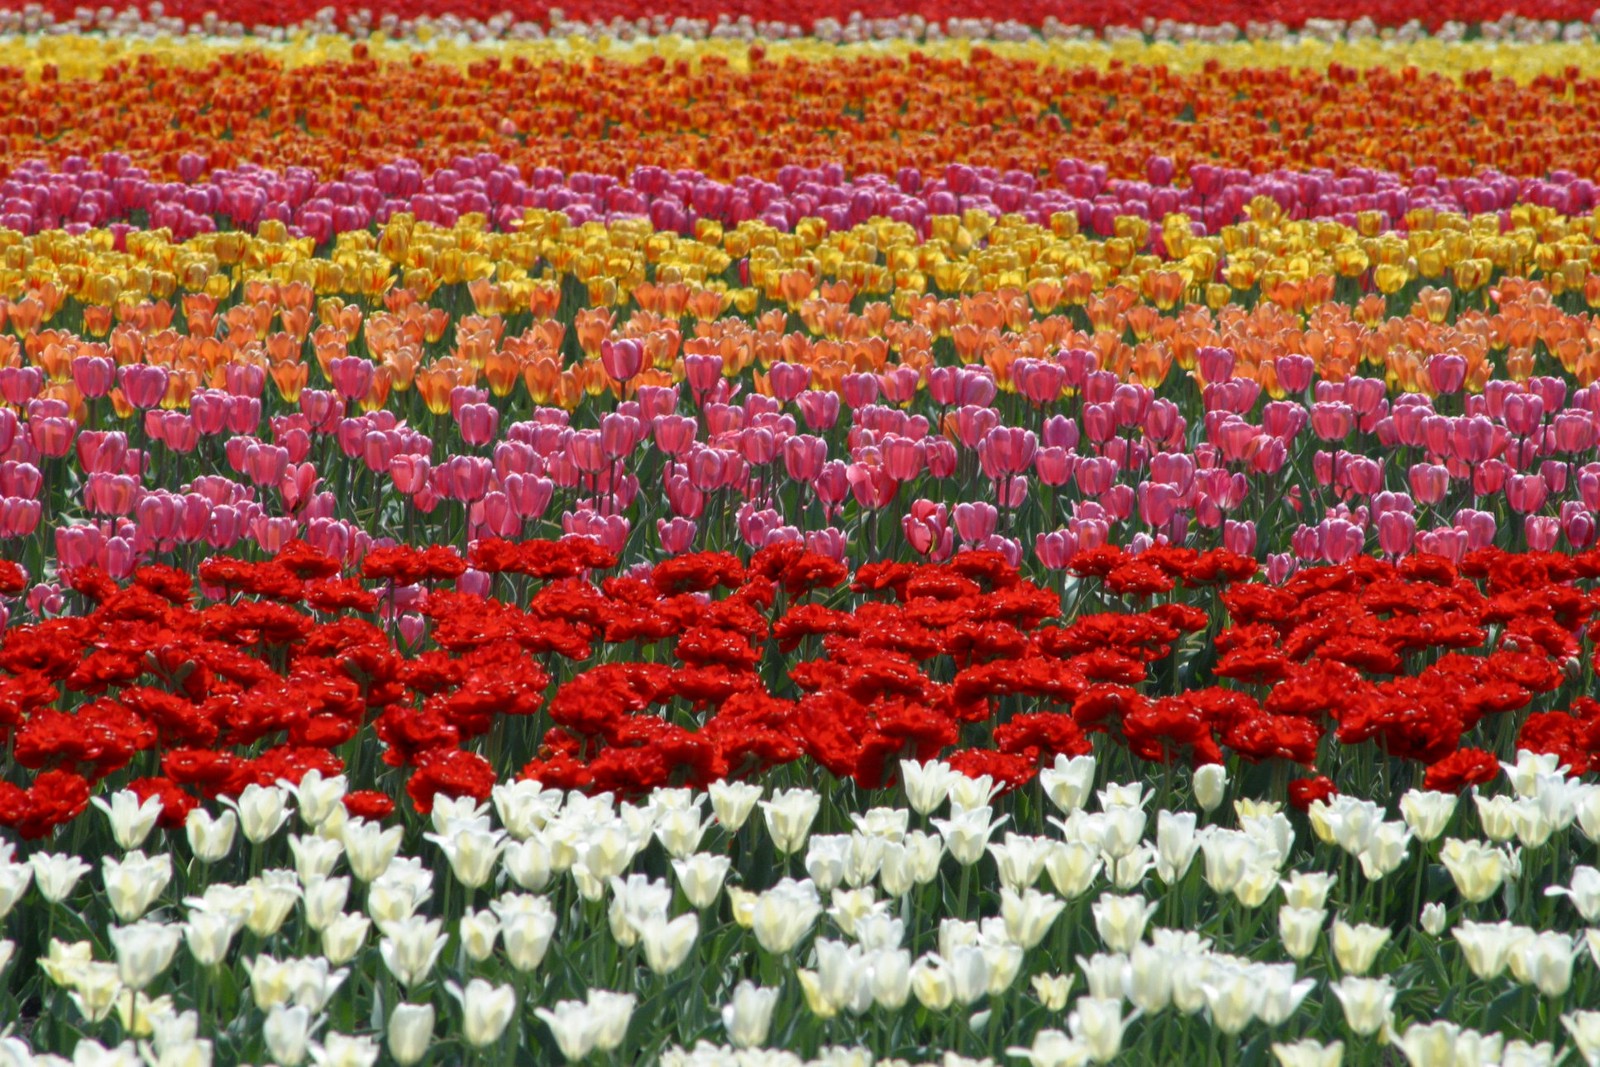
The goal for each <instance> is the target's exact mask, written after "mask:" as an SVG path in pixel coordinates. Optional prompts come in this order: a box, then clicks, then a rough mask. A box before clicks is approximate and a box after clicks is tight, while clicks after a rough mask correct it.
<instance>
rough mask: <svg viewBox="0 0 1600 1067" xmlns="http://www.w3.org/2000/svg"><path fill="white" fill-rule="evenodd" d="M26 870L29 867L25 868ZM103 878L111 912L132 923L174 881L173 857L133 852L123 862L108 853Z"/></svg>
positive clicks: (104, 863) (104, 862)
mask: <svg viewBox="0 0 1600 1067" xmlns="http://www.w3.org/2000/svg"><path fill="white" fill-rule="evenodd" d="M23 869H24V870H27V868H23ZM100 870H101V878H102V880H103V882H104V883H105V891H106V897H107V898H108V899H109V901H110V903H111V911H112V914H114V915H115V916H116V917H117V920H118V921H119V922H124V923H131V922H133V921H135V920H136V919H138V918H140V917H141V916H143V915H144V913H145V912H147V911H149V910H150V907H151V905H153V904H154V903H155V902H156V900H157V898H159V897H160V896H161V894H162V893H163V892H164V891H165V890H166V888H167V883H168V882H170V881H171V880H172V857H171V856H168V855H166V854H164V853H163V854H162V855H159V856H149V857H147V856H146V855H145V854H144V853H143V852H138V851H134V852H130V853H128V854H127V855H126V856H124V857H123V858H122V860H121V862H118V861H117V860H114V859H112V858H111V857H109V856H107V857H106V858H105V859H103V860H101V862H100Z"/></svg>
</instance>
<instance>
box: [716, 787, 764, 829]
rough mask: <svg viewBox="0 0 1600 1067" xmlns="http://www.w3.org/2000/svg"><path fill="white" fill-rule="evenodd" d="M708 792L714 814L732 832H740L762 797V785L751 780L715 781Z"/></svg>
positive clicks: (723, 826)
mask: <svg viewBox="0 0 1600 1067" xmlns="http://www.w3.org/2000/svg"><path fill="white" fill-rule="evenodd" d="M708 792H709V793H710V794H711V812H712V814H713V815H715V816H716V817H717V822H719V823H721V824H722V828H723V829H724V830H727V831H728V833H730V834H736V833H738V832H739V829H740V827H742V826H744V824H745V820H747V819H749V818H750V813H751V812H753V811H755V810H756V802H757V801H758V800H760V799H761V787H760V786H758V785H751V784H750V783H749V782H713V783H711V788H710V789H709V790H708Z"/></svg>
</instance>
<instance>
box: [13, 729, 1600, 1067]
mask: <svg viewBox="0 0 1600 1067" xmlns="http://www.w3.org/2000/svg"><path fill="white" fill-rule="evenodd" d="M1505 771H1506V773H1505V783H1506V787H1507V788H1501V787H1498V786H1497V787H1496V788H1495V789H1493V790H1485V791H1483V792H1481V793H1478V794H1475V795H1474V797H1473V802H1472V803H1471V804H1469V805H1462V804H1460V803H1459V802H1458V798H1457V797H1456V796H1454V795H1447V794H1439V793H1430V792H1425V791H1420V790H1410V791H1407V792H1405V793H1404V794H1403V795H1401V796H1400V797H1399V798H1398V800H1397V801H1396V802H1395V804H1394V805H1393V811H1392V812H1391V811H1390V810H1389V808H1388V806H1386V805H1383V804H1379V803H1377V802H1375V801H1372V800H1366V799H1358V798H1352V797H1347V796H1343V795H1336V796H1333V797H1332V798H1330V799H1329V800H1327V801H1325V802H1324V801H1317V802H1315V803H1313V804H1312V805H1311V807H1310V810H1309V812H1308V813H1307V815H1306V816H1305V817H1302V816H1300V815H1298V814H1296V813H1294V812H1293V811H1292V810H1286V809H1284V808H1283V807H1282V806H1281V805H1280V804H1279V803H1276V802H1272V801H1267V800H1260V799H1251V798H1244V797H1240V798H1237V799H1236V800H1235V801H1234V803H1233V805H1232V806H1231V809H1225V807H1224V801H1225V800H1226V795H1227V793H1228V791H1229V788H1230V783H1229V782H1228V780H1227V776H1226V774H1225V772H1223V771H1222V769H1221V768H1202V769H1201V770H1200V771H1199V772H1197V773H1196V774H1195V775H1194V776H1193V779H1192V781H1191V782H1190V783H1189V785H1190V790H1189V795H1190V796H1191V797H1192V800H1193V804H1194V810H1171V809H1168V808H1161V809H1159V810H1156V811H1154V812H1153V813H1152V812H1151V811H1150V810H1149V808H1150V807H1151V802H1152V800H1153V798H1154V795H1155V794H1153V793H1152V792H1151V790H1150V789H1149V788H1147V787H1146V786H1144V785H1141V784H1137V783H1135V784H1123V783H1116V782H1108V781H1103V780H1102V775H1103V768H1101V767H1099V766H1098V765H1097V764H1096V762H1095V760H1094V759H1093V758H1091V757H1078V758H1075V759H1067V758H1061V759H1059V760H1058V761H1057V762H1056V765H1055V766H1054V767H1052V768H1049V769H1046V770H1045V771H1044V772H1043V773H1042V774H1041V776H1040V779H1039V782H1038V785H1037V786H1036V787H1030V790H1025V791H1023V792H1022V793H1018V794H1014V795H1011V796H1005V797H1002V796H1000V795H998V794H999V790H998V788H997V787H996V785H995V783H993V782H992V781H990V780H988V779H987V778H979V779H972V778H968V777H965V776H963V775H961V774H958V773H957V772H955V771H954V770H952V769H951V768H950V767H949V766H948V765H945V764H940V763H930V764H923V765H918V764H914V763H905V764H903V765H902V767H901V779H902V782H903V790H902V791H901V792H900V793H896V794H886V796H889V797H890V798H891V799H903V804H899V803H896V804H885V805H883V806H878V807H871V808H866V809H864V810H854V809H851V808H848V807H847V806H846V805H845V804H844V803H843V802H842V797H843V795H844V794H843V793H842V791H840V790H838V789H832V790H829V791H827V792H818V791H813V790H809V789H801V788H790V789H781V790H774V791H772V792H771V793H770V794H769V793H768V792H767V791H765V790H763V789H762V788H760V787H759V786H756V785H754V784H750V783H737V782H735V783H721V784H718V785H715V786H713V787H712V788H711V789H710V790H709V791H708V792H706V793H704V794H700V793H695V792H692V791H690V790H684V789H669V790H659V791H657V792H656V793H654V794H652V795H651V796H650V797H649V798H648V799H646V800H644V801H643V802H640V803H632V802H626V801H624V802H618V801H617V800H616V799H615V798H613V797H610V796H599V797H589V796H584V795H581V794H563V793H561V792H560V791H556V790H549V789H544V788H542V787H540V786H539V785H538V784H536V783H532V782H516V783H508V784H504V785H501V786H497V787H496V788H495V789H494V791H493V793H492V796H491V797H490V801H489V802H488V803H479V802H477V801H475V800H472V799H470V798H466V799H450V798H447V797H440V798H438V799H437V801H436V803H435V805H434V807H433V810H432V813H431V816H430V818H429V825H427V826H426V827H415V828H414V829H413V830H412V831H411V832H409V833H408V828H407V826H405V825H401V824H396V825H389V826H385V825H381V824H379V823H375V822H369V821H363V820H360V819H355V818H351V817H349V816H348V815H347V812H346V808H345V806H344V804H343V803H342V800H343V797H344V792H345V787H346V783H345V782H344V780H343V779H340V778H324V777H322V776H321V775H318V774H317V773H315V772H313V773H311V774H308V775H307V776H306V777H305V778H304V779H303V780H301V781H300V782H299V783H297V784H290V783H280V784H279V785H277V786H271V787H261V786H251V787H249V788H247V789H246V790H244V792H243V793H242V794H241V795H240V796H239V797H238V798H237V799H236V800H231V801H224V806H223V807H222V808H221V809H220V810H218V811H206V810H203V809H197V810H195V811H193V812H191V813H190V814H189V816H188V818H187V820H186V821H185V823H184V825H183V829H182V831H181V833H176V834H172V835H170V836H168V837H166V838H165V839H162V838H153V836H152V835H154V834H155V833H156V827H157V824H158V822H159V821H160V817H161V814H162V809H161V804H160V801H159V799H154V798H152V799H148V800H144V801H140V800H139V798H138V797H137V796H135V795H134V794H132V793H131V792H121V793H115V794H112V795H110V796H109V797H107V798H105V799H97V800H96V801H95V803H96V805H97V806H98V808H99V809H100V810H101V811H102V812H103V813H104V816H105V818H104V820H103V821H102V823H101V825H102V826H103V827H104V828H105V831H106V832H108V833H109V841H104V840H103V839H102V844H103V847H102V848H100V849H99V851H101V852H102V853H103V854H102V855H101V856H100V859H99V862H98V872H99V877H98V880H96V879H94V878H90V877H86V876H89V875H91V873H92V872H94V871H95V869H96V866H95V865H94V864H91V863H90V862H87V861H86V859H85V855H89V854H92V851H93V850H89V849H85V850H83V851H84V853H85V855H80V854H78V853H76V852H73V851H62V850H60V849H58V848H55V847H52V846H51V845H50V844H49V843H45V844H44V845H42V846H36V847H34V848H33V849H32V850H31V851H30V852H28V853H27V854H26V855H25V856H23V855H19V854H18V853H17V851H16V849H15V848H14V847H12V846H4V847H3V848H0V918H6V917H8V916H10V917H13V918H12V920H11V921H12V922H13V923H14V924H15V926H14V929H13V931H12V932H13V933H14V934H15V935H16V937H17V938H22V939H24V942H25V944H26V945H27V946H28V948H29V950H30V951H31V952H32V957H31V958H26V959H25V960H24V963H25V966H24V967H22V968H18V967H15V966H13V967H12V973H11V975H10V992H11V996H12V1000H11V1001H10V1007H11V1009H12V1010H13V1011H14V1013H15V1017H16V1018H17V1019H19V1020H22V1021H24V1022H26V1024H27V1026H28V1033H27V1038H26V1039H25V1038H24V1037H23V1036H21V1034H20V1033H12V1034H11V1035H10V1036H8V1037H6V1038H5V1040H4V1041H0V1067H4V1065H6V1064H11V1063H17V1064H24V1063H39V1064H50V1065H56V1064H62V1063H73V1064H84V1063H107V1064H113V1065H115V1064H122V1063H136V1062H137V1063H143V1064H147V1065H152V1064H153V1065H160V1067H167V1065H173V1067H176V1065H180V1064H182V1065H189V1064H206V1063H211V1062H224V1063H234V1062H243V1061H246V1060H248V1061H250V1062H263V1057H264V1058H265V1059H266V1060H269V1061H270V1062H272V1063H274V1064H277V1065H278V1067H298V1065H300V1064H303V1063H312V1064H317V1065H329V1064H337V1065H370V1064H374V1063H377V1062H378V1061H379V1060H380V1058H384V1059H385V1062H393V1063H396V1064H400V1065H410V1064H416V1063H421V1062H423V1061H424V1060H426V1059H429V1058H432V1059H433V1060H434V1061H435V1062H459V1061H461V1060H462V1059H464V1058H469V1057H477V1058H478V1059H481V1060H483V1061H485V1062H495V1063H511V1062H517V1061H518V1060H519V1057H520V1058H521V1059H523V1060H525V1061H527V1062H534V1061H539V1060H541V1058H542V1057H548V1056H552V1055H554V1054H555V1053H557V1052H559V1054H560V1055H561V1056H562V1057H565V1058H566V1059H567V1060H568V1061H573V1062H576V1061H580V1060H585V1059H589V1058H593V1057H601V1058H605V1057H610V1058H612V1059H616V1060H627V1061H628V1062H635V1061H637V1060H639V1059H641V1058H650V1057H659V1058H660V1059H661V1060H662V1061H663V1062H666V1063H672V1064H685V1065H688V1064H722V1063H738V1064H747V1063H748V1064H756V1063H762V1064H766V1063H773V1064H779V1063H781V1064H790V1063H795V1064H799V1063H803V1062H817V1063H827V1064H836V1063H846V1062H865V1061H864V1060H863V1057H865V1058H866V1060H870V1058H871V1055H872V1053H874V1052H875V1053H878V1054H880V1055H881V1056H883V1059H881V1060H879V1062H880V1063H898V1062H902V1061H905V1060H917V1059H920V1060H922V1061H924V1062H928V1061H930V1060H932V1059H937V1057H936V1056H934V1053H935V1052H936V1051H939V1052H946V1051H947V1052H948V1053H949V1056H948V1057H947V1058H946V1059H945V1061H944V1062H946V1063H960V1062H987V1061H986V1060H985V1059H984V1058H983V1057H984V1056H988V1057H990V1058H1002V1059H1003V1058H1005V1057H1008V1056H1009V1057H1014V1058H1017V1059H1020V1060H1025V1061H1026V1062H1028V1063H1030V1064H1032V1065H1033V1067H1063V1065H1072V1064H1082V1063H1096V1064H1104V1063H1110V1062H1112V1061H1114V1060H1117V1059H1118V1057H1119V1056H1127V1057H1129V1062H1135V1061H1137V1060H1139V1059H1148V1058H1149V1057H1151V1056H1159V1057H1173V1058H1178V1057H1179V1056H1182V1057H1184V1058H1197V1057H1198V1058H1201V1059H1205V1058H1208V1057H1215V1058H1220V1059H1222V1060H1223V1061H1229V1060H1230V1059H1231V1057H1232V1055H1233V1054H1234V1053H1235V1052H1237V1050H1238V1049H1239V1047H1240V1046H1241V1044H1253V1047H1255V1048H1256V1049H1257V1054H1258V1055H1264V1054H1265V1053H1266V1051H1267V1050H1268V1049H1270V1051H1271V1054H1272V1055H1273V1056H1275V1057H1276V1059H1277V1061H1278V1062H1279V1063H1280V1064H1282V1065H1283V1067H1298V1065H1309V1064H1330V1063H1331V1064H1338V1063H1341V1062H1346V1061H1349V1062H1374V1058H1375V1057H1376V1056H1377V1055H1379V1049H1380V1047H1381V1046H1382V1045H1385V1044H1390V1045H1393V1046H1394V1047H1395V1048H1397V1049H1398V1050H1399V1052H1400V1053H1401V1054H1402V1055H1403V1056H1404V1057H1405V1059H1406V1060H1407V1061H1408V1062H1409V1063H1411V1064H1413V1065H1418V1067H1436V1065H1446V1067H1474V1065H1490V1064H1493V1065H1499V1067H1512V1065H1516V1067H1522V1065H1536V1064H1551V1063H1554V1062H1556V1061H1557V1059H1558V1058H1559V1056H1560V1055H1562V1054H1575V1055H1576V1056H1577V1057H1578V1058H1581V1059H1583V1060H1585V1061H1586V1062H1589V1063H1591V1064H1600V1013H1597V1012H1594V1011H1587V1010H1583V1009H1584V1005H1585V1004H1587V1003H1588V1000H1587V999H1586V998H1587V997H1588V996H1590V995H1591V992H1595V993H1600V981H1597V980H1596V978H1595V975H1594V974H1593V971H1594V969H1595V968H1596V967H1600V927H1596V928H1586V927H1587V926H1590V925H1591V924H1600V870H1597V869H1596V868H1595V867H1593V866H1588V865H1585V864H1582V863H1578V862H1576V856H1575V849H1576V848H1579V847H1582V846H1580V845H1579V842H1580V840H1583V839H1586V840H1587V841H1588V842H1591V843H1592V842H1594V841H1596V840H1597V839H1600V786H1595V785H1592V784H1586V783H1581V782H1578V781H1575V780H1573V779H1571V778H1569V777H1567V776H1566V775H1565V774H1564V773H1563V769H1562V768H1559V767H1557V766H1556V765H1555V763H1554V761H1553V759H1551V758H1550V757H1543V756H1533V755H1531V754H1527V753H1523V754H1521V755H1520V756H1519V758H1518V760H1517V762H1516V763H1514V764H1508V765H1507V766H1506V768H1505ZM1097 786H1098V788H1097ZM758 810H759V812H760V813H761V818H760V819H755V818H753V816H754V815H755V813H756V812H757V811H758ZM1472 822H1476V826H1477V831H1478V834H1480V835H1481V836H1476V835H1474V834H1472V833H1471V832H1470V831H1469V830H1468V828H1467V827H1468V825H1469V824H1470V823H1472ZM819 824H821V825H820V826H819ZM821 826H827V827H829V828H831V829H832V830H833V831H834V832H826V833H825V832H821ZM1574 828H1575V829H1576V831H1577V834H1576V836H1574V835H1572V834H1571V833H1570V832H1569V831H1570V830H1572V829H1574ZM419 831H426V832H419ZM99 834H100V831H96V836H97V837H98V836H99ZM1456 834H1459V835H1460V836H1455V835H1456ZM180 838H181V843H180V840H179V839H180ZM241 838H242V840H243V845H241V843H240V839H241ZM432 857H439V858H442V860H443V862H442V863H440V862H437V860H434V859H432ZM275 863H284V864H286V865H283V866H274V865H273V864H275ZM446 872H448V873H446ZM96 881H98V884H96ZM30 887H31V889H32V892H33V893H34V894H36V895H37V901H34V900H33V899H32V898H30V896H29V892H30ZM1407 889H1409V894H1408V893H1407V892H1406V890H1407ZM1424 893H1426V896H1427V898H1428V899H1427V900H1426V901H1424V900H1423V899H1422V898H1423V895H1424ZM1275 898H1276V899H1277V902H1278V903H1277V906H1276V908H1275V909H1273V908H1266V907H1264V906H1265V905H1267V904H1268V902H1269V901H1273V900H1274V899H1275ZM16 916H20V921H19V920H18V919H16V918H15V917H16ZM16 945H17V941H16V940H12V941H5V942H0V967H3V966H5V965H9V964H12V963H13V957H14V956H18V958H23V956H19V954H18V953H17V951H16ZM23 955H26V954H23ZM19 969H20V970H25V971H27V972H29V973H26V974H21V975H19V974H18V973H17V971H18V970H19ZM1429 983H1439V984H1443V985H1449V986H1451V987H1452V989H1454V991H1455V992H1462V991H1463V990H1464V991H1465V992H1464V993H1462V995H1461V996H1460V997H1456V996H1455V993H1451V994H1449V995H1448V997H1447V996H1446V994H1445V993H1444V991H1443V990H1442V989H1440V988H1433V989H1431V991H1430V990H1429V989H1428V988H1427V987H1428V985H1429ZM1075 994H1076V995H1075ZM684 1002H687V1003H688V1005H689V1006H688V1007H687V1008H686V1007H685V1006H684ZM697 1003H701V1004H703V1006H705V1008H706V1010H705V1011H703V1012H702V1011H698V1010H696V1008H695V1004H697ZM1490 1004H1493V1005H1494V1009H1493V1010H1494V1014H1493V1016H1492V1019H1491V1017H1490V1016H1489V1015H1487V1014H1485V1013H1486V1012H1487V1010H1488V1008H1487V1006H1488V1005H1490ZM1439 1008H1445V1009H1447V1010H1450V1011H1451V1013H1452V1018H1453V1021H1452V1020H1439V1021H1434V1020H1433V1019H1432V1017H1431V1014H1430V1013H1431V1012H1432V1011H1433V1010H1436V1009H1439ZM1480 1016H1481V1018H1480ZM1485 1020H1488V1021H1485ZM1480 1031H1481V1032H1480ZM1563 1035H1565V1039H1564V1044H1563V1045H1561V1046H1560V1047H1558V1042H1562V1041H1563ZM1297 1039H1298V1040H1297ZM69 1045H70V1046H71V1047H70V1048H68V1047H66V1046H69ZM769 1045H772V1046H777V1047H779V1048H782V1049H786V1050H790V1051H775V1050H771V1049H768V1048H766V1046H769ZM833 1046H837V1047H833ZM36 1048H37V1049H39V1051H38V1052H35V1051H32V1050H33V1049H36ZM46 1049H48V1051H46ZM807 1049H809V1050H812V1051H813V1052H814V1053H815V1055H814V1056H813V1059H812V1060H810V1061H807V1060H805V1059H804V1057H803V1056H802V1055H801V1054H800V1052H801V1051H804V1050H807ZM846 1049H848V1051H846ZM793 1050H800V1051H793ZM869 1050H870V1051H869ZM69 1051H70V1054H71V1058H70V1059H64V1058H63V1057H62V1055H61V1054H62V1053H65V1052H69ZM969 1053H971V1054H976V1055H977V1058H976V1059H972V1060H964V1059H962V1056H963V1055H966V1054H969ZM952 1057H953V1058H952Z"/></svg>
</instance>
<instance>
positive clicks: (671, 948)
mask: <svg viewBox="0 0 1600 1067" xmlns="http://www.w3.org/2000/svg"><path fill="white" fill-rule="evenodd" d="M699 936H700V916H699V915H697V914H695V913H694V912H690V913H689V914H687V915H680V916H678V917H677V918H676V919H673V920H672V921H671V922H668V921H667V920H666V919H665V918H663V917H661V916H653V917H651V918H650V919H648V920H646V921H645V924H644V925H643V926H641V927H640V928H639V941H640V943H641V944H643V945H644V958H645V962H646V963H647V964H648V965H649V967H650V971H651V973H653V974H671V973H672V972H673V971H676V970H677V969H678V968H679V967H681V966H683V961H684V960H686V959H688V958H689V953H690V951H691V950H693V948H694V943H695V939H696V938H698V937H699Z"/></svg>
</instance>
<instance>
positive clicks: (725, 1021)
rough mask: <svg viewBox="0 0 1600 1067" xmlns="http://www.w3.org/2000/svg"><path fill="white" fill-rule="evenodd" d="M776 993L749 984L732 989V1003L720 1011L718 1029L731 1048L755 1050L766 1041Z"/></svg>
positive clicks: (742, 983)
mask: <svg viewBox="0 0 1600 1067" xmlns="http://www.w3.org/2000/svg"><path fill="white" fill-rule="evenodd" d="M780 992H782V991H781V990H779V989H775V988H774V989H763V988H761V987H760V986H757V985H756V984H755V983H753V982H749V981H745V982H740V983H739V985H738V987H737V988H736V989H734V991H733V1000H731V1001H730V1002H729V1003H727V1004H725V1005H723V1008H722V1028H723V1029H724V1030H726V1031H727V1032H728V1040H729V1041H730V1042H731V1043H732V1044H733V1047H734V1048H759V1047H760V1046H761V1045H762V1043H763V1042H765V1041H766V1040H767V1031H768V1030H770V1029H771V1027H772V1012H773V1009H774V1008H776V1007H777V1004H778V994H779V993H780Z"/></svg>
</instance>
